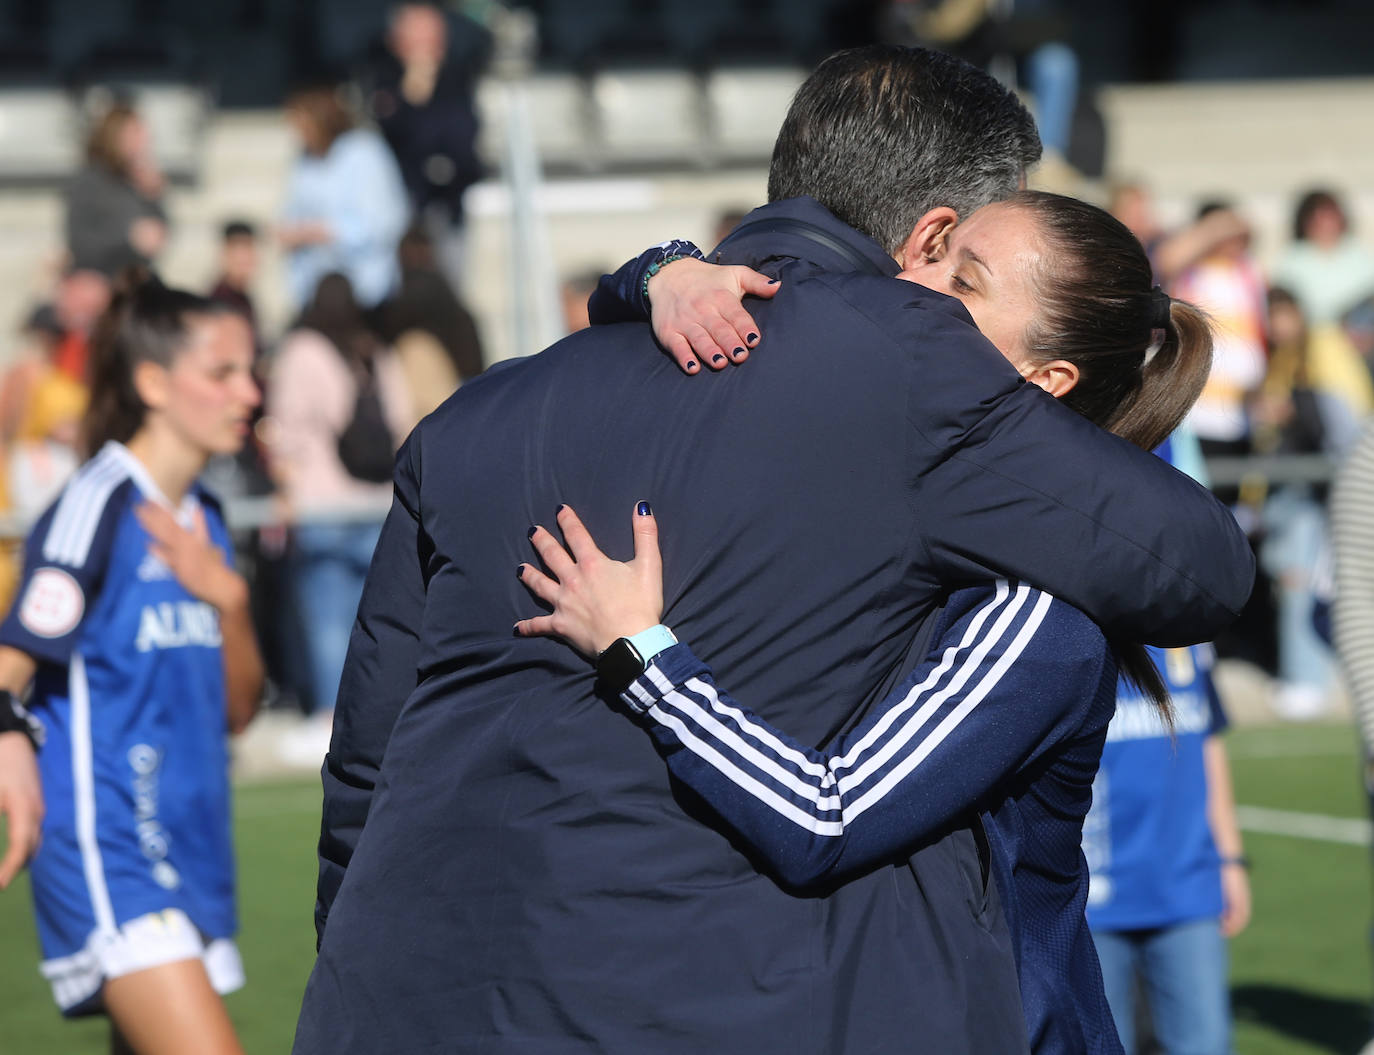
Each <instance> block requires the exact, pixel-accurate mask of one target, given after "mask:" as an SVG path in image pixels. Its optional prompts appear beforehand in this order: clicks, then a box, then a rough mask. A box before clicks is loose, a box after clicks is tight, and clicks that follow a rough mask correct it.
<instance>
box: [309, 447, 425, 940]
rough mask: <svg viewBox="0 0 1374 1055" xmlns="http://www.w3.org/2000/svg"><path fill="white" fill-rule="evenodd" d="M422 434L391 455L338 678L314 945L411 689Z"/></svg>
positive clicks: (419, 582)
mask: <svg viewBox="0 0 1374 1055" xmlns="http://www.w3.org/2000/svg"><path fill="white" fill-rule="evenodd" d="M419 435H420V433H419V430H418V429H417V430H416V432H414V433H412V434H411V438H410V439H409V440H407V441H406V443H405V445H404V446H403V447H402V448H401V453H400V455H399V456H398V458H397V465H396V477H395V492H394V497H393V500H392V504H391V511H390V512H389V513H388V515H387V518H386V522H385V523H384V524H383V526H382V533H381V537H380V538H379V540H378V542H377V549H376V553H375V555H374V556H373V559H372V567H371V569H370V570H369V571H368V575H367V580H366V583H365V584H364V586H363V594H362V599H361V601H360V602H359V605H358V618H357V620H356V621H355V622H354V624H353V632H352V636H351V638H350V639H349V645H348V656H347V659H346V660H345V662H344V669H343V674H342V676H341V678H340V681H339V695H338V698H337V701H336V703H335V707H334V733H333V737H332V739H331V741H330V745H329V753H328V754H327V755H326V756H325V761H324V769H323V772H322V780H323V784H324V809H323V813H322V815H321V819H320V843H319V862H320V871H319V880H318V884H317V887H316V901H315V930H316V934H317V936H318V937H319V938H320V939H323V936H324V929H325V925H326V923H327V921H328V918H329V910H330V908H331V906H332V905H333V903H334V897H335V895H337V894H338V892H339V886H340V884H341V883H342V882H343V877H344V873H345V872H346V871H347V870H348V865H349V862H350V861H351V860H352V858H353V851H354V850H355V849H357V846H358V839H359V837H360V836H361V835H362V830H363V824H364V822H365V821H366V820H367V812H368V808H369V807H370V806H371V804H372V794H373V791H374V790H375V788H376V785H377V777H378V774H379V773H380V771H381V767H382V755H383V754H384V753H385V751H386V745H387V743H388V741H389V740H390V739H391V730H392V727H393V726H394V725H395V724H396V718H397V716H398V715H399V714H400V712H401V706H402V705H403V704H404V703H405V701H406V698H407V697H408V696H409V695H410V693H411V690H413V689H414V688H415V683H416V671H417V669H418V658H419V651H420V641H419V628H420V620H421V616H422V615H423V612H424V605H425V592H426V583H425V578H424V569H423V566H422V560H423V556H424V552H425V549H426V547H427V545H428V543H427V540H426V538H425V536H424V533H423V532H422V530H421V528H420V522H419V466H418V454H417V447H418V437H419Z"/></svg>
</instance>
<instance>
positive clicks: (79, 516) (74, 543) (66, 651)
mask: <svg viewBox="0 0 1374 1055" xmlns="http://www.w3.org/2000/svg"><path fill="white" fill-rule="evenodd" d="M118 495H119V489H118V488H117V487H116V488H111V489H108V490H107V489H103V488H100V487H98V486H91V485H90V481H89V480H80V481H78V482H76V483H75V484H73V485H70V486H68V488H67V489H66V490H65V491H64V492H63V493H62V495H61V497H59V498H58V500H57V502H56V503H54V504H53V506H52V507H51V508H50V509H49V510H48V511H47V512H46V513H44V514H43V516H41V517H40V518H39V520H38V522H37V523H36V524H35V525H34V527H33V530H32V531H31V532H30V533H29V537H28V538H27V539H26V540H25V543H24V574H23V579H22V580H21V582H20V585H19V590H18V592H17V593H16V595H15V602H14V605H13V607H11V608H10V611H9V613H8V615H6V617H5V619H4V622H3V623H0V644H3V645H9V646H10V647H11V648H16V649H18V650H19V651H20V652H24V653H27V654H28V655H30V656H32V657H33V658H34V659H36V660H39V661H41V662H47V663H56V664H64V663H66V662H67V660H68V659H69V658H70V657H71V654H72V651H73V650H74V649H75V648H76V644H77V641H78V639H79V638H80V634H81V627H82V625H83V623H84V622H85V620H86V616H87V613H88V612H89V610H90V606H91V604H92V603H93V602H94V600H95V597H96V594H97V593H98V592H99V590H100V586H101V584H102V583H103V581H104V579H105V573H106V569H107V567H108V565H109V560H110V550H111V547H112V545H113V542H114V534H115V529H116V527H117V523H118V515H119V509H120V508H121V502H120V500H119V498H118Z"/></svg>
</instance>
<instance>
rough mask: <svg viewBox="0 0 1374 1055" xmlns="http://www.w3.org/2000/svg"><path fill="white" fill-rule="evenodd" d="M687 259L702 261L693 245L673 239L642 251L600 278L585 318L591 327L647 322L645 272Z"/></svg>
mask: <svg viewBox="0 0 1374 1055" xmlns="http://www.w3.org/2000/svg"><path fill="white" fill-rule="evenodd" d="M685 256H690V257H694V258H696V259H697V260H701V259H703V256H702V252H701V250H700V249H698V248H697V246H696V244H695V243H694V242H688V241H684V240H682V239H674V240H673V241H670V242H660V243H659V244H658V245H656V246H653V247H651V248H649V249H646V250H644V252H642V253H640V254H639V256H637V257H635V258H634V259H633V260H627V261H626V262H625V263H624V264H622V265H621V266H620V269H619V270H618V271H616V272H615V273H614V274H611V275H602V276H601V281H600V282H599V283H597V286H596V289H595V290H593V291H592V295H591V299H589V300H588V301H587V317H588V318H589V319H590V320H591V322H592V325H594V326H601V325H605V324H607V323H612V322H648V321H649V298H648V297H647V296H646V295H645V293H644V284H645V283H646V282H647V281H648V280H649V278H650V275H649V269H650V268H651V267H653V266H654V265H655V264H657V265H659V266H662V264H663V263H664V262H665V261H667V260H669V259H677V258H679V257H685Z"/></svg>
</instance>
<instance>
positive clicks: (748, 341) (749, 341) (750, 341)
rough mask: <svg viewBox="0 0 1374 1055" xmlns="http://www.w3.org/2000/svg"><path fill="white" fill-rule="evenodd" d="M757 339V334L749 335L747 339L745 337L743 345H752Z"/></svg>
mask: <svg viewBox="0 0 1374 1055" xmlns="http://www.w3.org/2000/svg"><path fill="white" fill-rule="evenodd" d="M758 339H759V335H758V334H757V333H751V334H750V335H749V336H748V337H746V338H745V339H744V343H745V344H753V343H754V342H755V341H757V340H758Z"/></svg>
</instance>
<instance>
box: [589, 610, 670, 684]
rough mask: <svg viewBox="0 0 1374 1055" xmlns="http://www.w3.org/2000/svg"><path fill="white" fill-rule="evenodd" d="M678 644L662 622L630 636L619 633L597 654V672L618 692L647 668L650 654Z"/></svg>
mask: <svg viewBox="0 0 1374 1055" xmlns="http://www.w3.org/2000/svg"><path fill="white" fill-rule="evenodd" d="M675 644H677V638H676V637H674V636H673V632H672V631H671V630H669V629H668V628H667V627H666V626H664V625H663V624H662V623H659V624H658V625H657V626H651V627H649V629H648V630H643V631H640V632H639V633H638V634H635V635H634V636H633V637H618V638H616V639H615V640H614V641H612V642H611V643H610V644H609V645H608V646H607V647H606V648H605V649H603V650H602V651H600V652H598V653H597V655H596V676H597V677H598V678H599V679H600V680H601V682H602V683H603V684H605V685H606V686H607V687H608V688H611V689H614V690H615V691H616V692H617V693H620V692H624V691H625V690H626V689H628V688H629V687H630V686H631V685H632V684H633V683H634V680H635V679H636V678H638V677H639V676H640V675H641V674H643V673H644V671H645V670H646V669H648V666H649V664H650V663H651V662H652V661H653V658H654V657H655V656H657V655H658V654H659V653H660V652H662V651H663V650H664V649H667V648H670V647H672V646H673V645H675Z"/></svg>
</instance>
